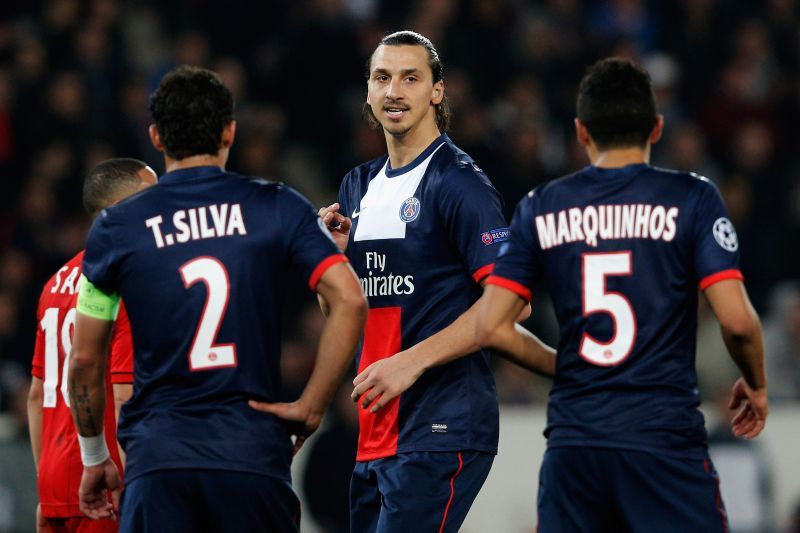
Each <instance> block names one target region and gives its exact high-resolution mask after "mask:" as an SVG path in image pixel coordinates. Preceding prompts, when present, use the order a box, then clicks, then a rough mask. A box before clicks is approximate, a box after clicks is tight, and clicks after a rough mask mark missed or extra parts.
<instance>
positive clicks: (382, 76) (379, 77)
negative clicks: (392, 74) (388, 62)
mask: <svg viewBox="0 0 800 533" xmlns="http://www.w3.org/2000/svg"><path fill="white" fill-rule="evenodd" d="M373 79H374V80H375V81H379V82H381V83H383V82H386V81H388V79H389V76H387V75H386V74H376V75H375V77H374V78H373Z"/></svg>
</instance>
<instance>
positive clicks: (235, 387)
mask: <svg viewBox="0 0 800 533" xmlns="http://www.w3.org/2000/svg"><path fill="white" fill-rule="evenodd" d="M344 260H346V259H345V258H344V256H343V255H341V254H339V253H338V251H337V249H336V247H335V245H334V243H333V241H332V240H331V238H330V235H329V233H328V232H327V230H326V229H325V228H324V225H323V224H322V223H321V221H320V219H319V217H318V216H317V215H316V213H315V212H314V210H313V208H312V207H311V205H310V204H309V203H308V202H307V201H306V200H305V199H304V198H303V197H302V196H300V195H299V194H297V193H296V192H294V191H293V190H291V189H290V188H288V187H286V186H284V185H281V184H276V183H270V182H267V181H264V180H261V179H257V178H251V177H245V176H239V175H236V174H230V173H226V172H224V171H222V170H221V169H220V168H218V167H195V168H190V169H185V170H178V171H174V172H169V173H167V174H165V175H164V176H162V177H161V178H160V179H159V182H158V185H156V186H154V187H151V188H149V189H146V190H144V191H142V192H141V193H139V194H137V195H134V196H132V197H131V198H129V199H127V200H126V201H123V202H121V203H120V204H118V205H116V206H114V207H112V208H109V209H108V210H106V211H104V212H103V214H102V215H101V216H100V217H98V219H97V220H96V221H95V224H94V226H93V227H92V230H91V232H90V234H89V237H88V242H87V245H86V254H85V256H84V260H83V273H84V275H85V276H86V277H87V278H88V279H89V281H91V282H92V283H94V284H95V285H96V286H98V287H100V288H102V289H104V290H107V291H113V292H117V293H119V294H120V295H121V296H122V298H123V299H124V301H125V305H126V307H127V310H128V314H129V317H130V323H131V331H132V336H133V339H134V383H133V397H132V398H131V400H130V401H128V402H127V403H126V404H125V405H124V407H123V408H122V417H121V420H120V423H119V431H118V437H119V440H120V442H121V443H122V445H123V447H124V449H125V451H126V452H127V456H128V461H127V472H126V479H127V480H130V479H132V478H135V477H137V476H139V475H141V474H143V473H146V472H150V471H154V470H162V469H175V468H205V469H222V470H238V471H245V472H254V473H259V474H268V475H273V476H277V477H282V478H288V477H289V462H290V460H291V455H292V445H291V441H290V437H289V434H288V433H287V431H286V430H285V429H284V426H283V425H282V423H281V422H280V421H279V420H278V419H277V418H275V417H274V416H272V415H269V414H265V413H260V412H258V411H255V410H253V409H251V408H250V407H248V405H247V400H248V399H250V398H254V399H258V400H262V401H269V402H274V401H278V400H279V398H280V389H281V380H280V369H279V358H280V323H281V315H280V310H281V302H282V296H283V290H284V286H285V284H286V279H287V274H288V270H289V269H290V268H294V269H298V270H299V271H300V272H301V273H302V274H303V275H304V276H305V278H306V279H308V280H309V284H310V286H311V287H312V288H314V287H315V286H316V283H317V281H318V280H319V278H320V276H321V275H322V273H323V272H324V270H325V269H326V268H327V267H329V266H331V265H332V264H334V263H336V262H337V261H344Z"/></svg>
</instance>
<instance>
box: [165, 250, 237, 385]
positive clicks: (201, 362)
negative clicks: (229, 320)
mask: <svg viewBox="0 0 800 533" xmlns="http://www.w3.org/2000/svg"><path fill="white" fill-rule="evenodd" d="M178 270H179V272H180V273H181V278H182V279H183V285H184V287H186V288H187V289H188V288H189V287H191V286H192V285H194V284H195V283H197V282H198V281H202V282H203V283H205V284H206V291H207V294H206V305H205V307H204V308H203V314H202V315H200V324H198V326H197V331H196V332H195V334H194V340H193V341H192V347H191V348H190V350H189V368H190V369H191V370H192V371H195V370H211V369H215V368H223V367H231V366H236V345H235V344H234V343H229V344H214V341H215V340H217V334H218V333H219V328H220V326H221V325H222V318H223V317H224V316H225V310H226V309H227V308H228V300H229V299H230V294H231V284H230V281H229V279H230V278H229V277H228V271H227V270H225V265H223V264H222V263H221V262H220V261H219V259H215V258H213V257H197V258H195V259H192V260H191V261H188V262H186V263H184V264H183V266H181V267H180V268H179V269H178Z"/></svg>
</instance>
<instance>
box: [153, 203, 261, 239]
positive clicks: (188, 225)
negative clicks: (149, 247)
mask: <svg viewBox="0 0 800 533" xmlns="http://www.w3.org/2000/svg"><path fill="white" fill-rule="evenodd" d="M163 222H164V217H162V216H161V215H158V216H155V217H152V218H148V219H147V220H145V221H144V224H145V226H147V227H148V228H150V229H151V230H153V238H154V239H155V241H156V247H157V248H163V247H164V246H172V245H173V244H175V243H178V244H182V243H185V242H189V241H196V240H200V239H210V238H213V237H230V236H231V235H234V234H239V235H247V228H246V227H245V225H244V217H243V216H242V207H241V206H240V205H239V204H232V205H229V204H219V205H218V204H214V205H209V206H202V207H192V208H191V209H180V210H178V211H175V213H174V214H173V215H172V226H173V227H174V228H175V233H174V234H173V233H163V232H162V231H161V224H162V223H163Z"/></svg>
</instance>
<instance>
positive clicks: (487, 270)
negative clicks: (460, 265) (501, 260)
mask: <svg viewBox="0 0 800 533" xmlns="http://www.w3.org/2000/svg"><path fill="white" fill-rule="evenodd" d="M492 270H494V263H489V264H488V265H484V266H482V267H480V268H479V269H478V270H476V271H475V272H473V273H472V279H474V280H475V283H480V282H481V281H483V278H485V277H486V276H488V275H489V274H491V273H492Z"/></svg>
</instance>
